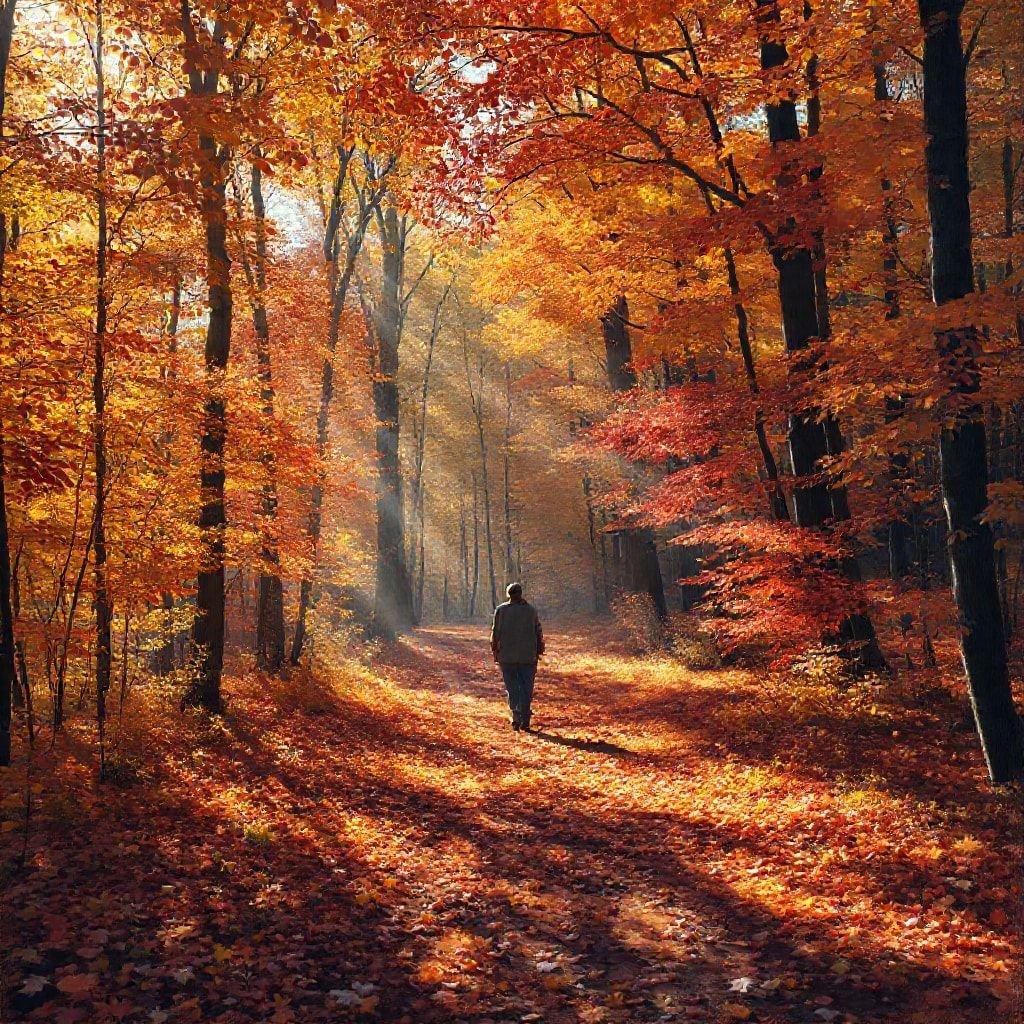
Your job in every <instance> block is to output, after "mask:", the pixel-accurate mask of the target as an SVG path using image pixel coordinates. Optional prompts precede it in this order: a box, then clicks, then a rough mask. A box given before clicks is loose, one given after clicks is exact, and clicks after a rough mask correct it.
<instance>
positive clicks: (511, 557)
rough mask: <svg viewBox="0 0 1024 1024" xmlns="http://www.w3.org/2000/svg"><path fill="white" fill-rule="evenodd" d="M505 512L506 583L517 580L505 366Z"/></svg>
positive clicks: (508, 379)
mask: <svg viewBox="0 0 1024 1024" xmlns="http://www.w3.org/2000/svg"><path fill="white" fill-rule="evenodd" d="M502 485H503V491H504V501H503V506H502V507H503V511H504V519H505V581H506V582H507V583H511V582H512V580H514V579H515V578H516V559H515V545H514V543H513V540H512V537H513V526H512V368H511V366H509V364H508V363H506V364H505V447H504V450H503V451H502Z"/></svg>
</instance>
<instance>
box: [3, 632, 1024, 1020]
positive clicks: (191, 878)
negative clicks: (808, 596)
mask: <svg viewBox="0 0 1024 1024" xmlns="http://www.w3.org/2000/svg"><path fill="white" fill-rule="evenodd" d="M548 650H549V655H548V657H546V658H545V659H544V660H543V662H542V664H541V669H540V671H539V673H538V678H537V697H536V712H535V714H536V723H537V725H538V726H539V729H538V731H537V732H536V733H535V734H530V735H525V734H516V733H513V732H512V731H511V729H510V727H509V724H508V713H507V709H506V707H505V704H504V692H503V689H502V685H501V680H500V676H499V673H498V671H497V669H496V667H495V666H494V664H493V663H492V661H491V659H490V655H489V650H488V647H487V633H486V628H485V627H481V626H475V627H446V628H425V629H420V630H418V631H416V632H415V633H414V634H412V635H411V636H409V637H407V638H405V639H403V640H402V641H400V642H398V643H396V644H394V645H391V646H390V647H389V648H387V649H386V650H384V651H382V652H381V653H380V655H379V656H378V657H376V659H375V660H374V661H373V663H371V664H369V665H364V666H360V665H357V664H348V663H346V664H342V665H339V666H338V668H337V669H336V670H335V673H334V675H333V676H332V677H331V678H330V680H329V682H322V681H321V682H318V681H316V680H312V679H306V678H304V677H293V678H291V679H289V680H285V681H280V682H278V681H271V680H267V679H265V678H263V677H261V676H259V675H256V674H253V673H250V674H243V675H241V676H238V677H234V678H233V679H232V680H231V681H230V685H229V705H228V715H227V717H226V719H225V720H223V721H218V720H212V721H211V720H207V719H204V718H203V717H202V716H199V715H194V716H188V717H186V718H185V719H182V717H181V716H180V714H179V713H178V712H177V710H176V706H172V705H171V704H170V703H168V704H167V705H166V706H165V707H166V711H165V712H164V716H165V717H162V718H159V719H158V720H156V721H153V722H150V723H148V724H147V723H143V724H144V725H145V730H144V734H145V735H146V736H148V737H151V736H153V735H154V734H155V735H156V736H157V737H158V740H159V746H158V749H156V750H155V751H154V750H150V751H149V754H148V757H149V761H148V767H146V768H144V769H143V770H142V771H141V775H142V777H141V778H139V779H135V780H133V779H131V778H127V779H126V780H125V784H124V785H123V786H120V787H117V786H111V785H107V786H104V787H102V788H100V789H96V788H95V786H94V784H93V783H92V782H91V781H90V775H89V770H88V768H87V764H88V762H86V761H83V760H81V759H79V760H76V759H75V758H76V757H79V755H80V754H81V750H77V751H76V749H75V748H74V745H71V746H69V748H68V749H67V750H66V751H65V752H64V753H63V754H62V755H61V756H65V757H66V758H67V765H68V770H67V772H66V773H65V776H66V777H67V778H68V779H69V782H68V790H67V792H63V793H55V794H43V795H41V796H40V797H39V798H38V802H39V803H40V805H41V807H42V810H40V811H39V812H37V816H38V820H37V821H36V823H35V824H34V825H33V833H32V837H31V843H30V858H29V859H30V868H29V870H27V871H26V872H25V873H24V874H23V876H22V877H20V878H19V879H17V880H16V881H15V883H14V885H13V886H12V887H11V888H10V889H9V891H8V892H7V893H6V894H5V895H4V898H5V900H9V906H10V907H11V909H12V911H13V917H12V918H11V920H13V921H16V922H17V929H18V931H19V934H18V939H17V942H15V943H10V942H8V944H7V948H10V947H11V946H12V945H13V946H14V950H13V953H12V954H11V957H10V959H9V961H8V963H7V965H6V967H5V968H4V973H5V975H6V978H7V980H8V984H9V986H10V987H9V992H10V993H11V997H10V998H9V1000H8V1007H9V1012H10V1014H11V1019H12V1020H22V1019H31V1020H45V1021H48V1022H49V1021H55V1022H59V1024H76V1022H84V1024H107V1022H110V1021H122V1020H123V1021H127V1022H128V1024H145V1022H149V1024H178V1022H194V1021H195V1022H198V1021H217V1022H220V1024H249V1022H253V1024H317V1022H331V1024H338V1022H344V1021H348V1020H350V1019H351V1020H362V1021H367V1022H372V1021H383V1022H388V1024H397V1022H404V1024H428V1022H430V1024H433V1022H436V1024H442V1022H444V1024H455V1022H463V1021H464V1022H473V1024H511V1022H519V1021H527V1022H529V1021H543V1022H545V1024H577V1022H579V1024H591V1022H598V1021H608V1022H620V1024H627V1022H629V1024H632V1022H638V1021H641V1022H642V1021H665V1022H668V1021H686V1020H692V1021H699V1022H705V1024H711V1022H724V1021H735V1020H747V1019H749V1020H752V1021H758V1022H761V1024H768V1022H777V1024H783V1022H786V1024H817V1022H818V1021H832V1020H835V1021H840V1022H842V1021H856V1022H858V1024H869V1022H876V1021H877V1022H882V1021H886V1022H887V1021H890V1020H891V1021H896V1020H899V1021H901V1022H904V1021H914V1020H919V1021H922V1022H927V1024H939V1022H944V1021H949V1022H952V1021H957V1022H974V1021H977V1022H979V1024H980V1022H981V1021H986V1024H987V1022H989V1021H991V1020H993V1019H1000V1018H999V1017H998V1015H997V1014H998V1012H999V1010H998V1008H997V1003H996V997H995V996H993V994H992V987H991V986H990V983H991V982H995V983H997V986H998V985H1004V984H1005V974H1006V966H1007V963H1008V962H1009V961H1010V958H1011V956H1012V952H1011V946H1010V940H1009V939H1008V937H1007V935H1008V934H1009V933H1010V932H1012V928H1013V923H1012V922H1007V920H1006V917H1005V914H1004V915H1003V918H1002V920H1001V921H999V924H1000V925H1001V927H999V928H996V927H994V926H991V925H984V926H982V925H979V923H978V922H979V920H981V921H984V920H985V918H986V916H991V918H992V920H993V921H996V920H997V918H996V914H997V913H999V912H1000V911H999V910H998V908H999V906H1000V905H1002V904H1001V903H1000V899H1001V897H1000V893H999V892H998V891H996V890H995V887H996V886H998V885H999V884H1001V883H1000V882H999V872H1000V871H1003V873H1004V875H1005V868H1003V867H1001V865H1003V864H1005V862H1006V860H1005V852H1001V851H999V850H998V849H997V850H995V851H994V852H992V853H991V855H990V851H989V850H988V849H987V848H986V847H985V845H984V844H982V843H976V842H969V841H967V840H965V837H970V836H972V835H986V832H985V831H984V830H985V829H989V828H991V822H992V820H993V819H992V817H991V815H992V813H993V812H992V809H991V807H990V806H988V805H986V804H985V802H984V799H983V798H979V799H978V800H977V801H976V802H974V803H966V804H965V803H964V800H965V799H968V800H969V799H970V798H969V797H968V798H965V796H964V791H965V788H969V787H965V780H964V767H963V760H964V757H965V754H964V750H965V748H966V749H968V750H971V751H973V747H972V746H971V737H969V736H968V737H966V738H964V737H962V736H959V735H957V734H951V733H945V732H944V733H941V734H939V733H938V732H937V731H936V730H935V727H934V722H933V720H932V719H930V718H928V719H925V718H922V719H921V721H920V722H919V723H918V724H915V720H914V718H913V716H909V715H906V714H903V718H902V719H901V723H902V725H901V727H902V728H903V729H904V730H905V731H906V730H914V729H916V728H918V727H920V728H921V729H927V730H928V733H929V735H932V736H935V735H941V736H942V737H946V736H948V740H947V739H943V742H944V743H945V744H946V747H947V749H943V751H942V753H941V757H936V754H935V753H934V752H933V751H932V750H930V749H929V747H928V743H927V742H926V741H925V739H924V738H923V737H922V736H915V737H912V738H911V743H910V745H911V746H912V747H913V749H920V750H922V751H923V752H924V753H923V755H922V758H921V761H920V763H918V762H914V761H912V760H910V759H908V757H907V755H906V752H905V749H906V748H905V747H903V746H902V745H901V744H897V743H896V742H895V741H894V740H893V739H892V724H891V722H889V721H887V720H886V719H885V718H884V717H883V718H882V719H881V721H880V723H879V724H877V725H876V724H875V720H874V718H872V717H868V718H865V719H864V720H861V719H860V718H857V719H855V720H850V721H847V720H840V719H838V718H837V719H836V720H835V721H834V722H830V723H828V728H827V729H824V728H820V727H819V725H817V724H811V725H808V724H807V723H806V722H804V723H803V724H799V723H798V724H796V725H794V724H793V723H794V714H793V712H792V709H791V708H789V707H788V706H784V705H782V704H773V703H772V701H770V700H765V699H764V694H763V685H764V682H763V680H759V679H758V678H756V677H754V676H752V675H750V674H748V673H743V672H736V671H728V670H721V669H715V670H709V671H703V672H695V671H690V670H687V669H685V668H683V667H681V666H680V665H678V664H677V663H674V662H672V661H670V660H668V659H665V658H660V659H659V658H655V659H650V658H640V657H634V656H630V655H627V654H623V653H616V652H615V650H614V649H612V648H610V647H609V646H608V645H607V644H605V643H604V642H603V640H602V638H601V637H600V635H599V631H597V632H595V629H593V628H587V629H583V628H574V629H566V630H559V629H551V630H550V635H549V637H548ZM154 713H155V712H154ZM941 713H945V711H944V710H942V712H941ZM820 720H821V717H820V713H818V712H816V713H815V717H814V718H813V719H812V722H815V723H816V722H820ZM929 723H931V724H929ZM147 742H149V741H147ZM973 756H974V755H973V753H972V754H970V755H968V757H973ZM958 758H959V759H960V760H961V764H960V765H957V764H954V762H955V761H956V760H957V759H958ZM858 759H859V761H860V762H862V764H863V767H862V769H860V771H861V774H860V775H858V771H857V770H855V765H856V763H857V762H858ZM937 763H938V764H940V765H946V764H948V765H951V771H950V772H949V774H948V776H942V777H941V778H939V774H940V773H939V772H937V771H936V769H935V766H936V764H937ZM76 766H77V767H76ZM940 771H941V770H940ZM915 789H920V790H922V795H921V797H920V802H919V801H918V798H917V797H915V796H914V795H913V791H914V790H915ZM988 834H990V833H988ZM950 875H957V876H960V877H958V878H955V879H953V880H952V883H956V884H952V883H951V881H950V879H949V878H948V877H947V876H950ZM976 879H977V880H979V881H976ZM981 879H986V881H985V883H984V884H985V885H986V886H989V887H991V888H990V890H983V889H979V888H978V886H979V884H980V880H981ZM1002 895H1003V896H1005V891H1003V894H1002ZM83 897H87V898H83ZM965 901H967V902H965ZM965 905H966V906H968V907H969V909H970V915H971V916H967V917H965V916H964V915H963V908H964V906H965ZM918 922H921V927H920V928H918V927H917V924H918ZM972 922H973V923H972ZM926 926H927V927H926ZM956 943H959V946H957V945H956ZM954 948H956V949H958V954H957V955H958V958H959V959H957V960H956V961H955V962H954V961H953V959H951V955H950V953H949V951H950V950H952V949H954ZM26 979H27V980H26ZM32 979H35V980H32ZM0 1017H2V1014H0Z"/></svg>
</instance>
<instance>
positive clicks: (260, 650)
mask: <svg viewBox="0 0 1024 1024" xmlns="http://www.w3.org/2000/svg"><path fill="white" fill-rule="evenodd" d="M259 156H260V154H259V153H257V157H259ZM250 189H251V191H252V209H253V219H254V221H255V232H256V246H255V249H256V253H255V255H256V260H255V266H254V267H253V277H254V280H253V282H252V283H253V285H254V286H255V287H254V288H253V298H252V303H253V305H252V322H253V331H254V333H255V336H256V365H257V372H258V374H259V380H260V403H261V412H262V413H263V418H264V420H265V421H266V424H267V427H268V429H269V426H270V424H271V423H272V422H273V419H274V397H275V396H274V372H273V362H272V357H271V352H270V322H269V319H268V317H267V302H266V295H267V208H266V203H265V201H264V198H263V172H262V171H261V170H260V168H259V166H258V165H257V164H256V163H254V164H253V165H252V169H251V174H250ZM260 462H261V463H262V465H263V488H262V493H261V495H260V513H261V515H262V518H263V523H262V535H263V543H262V551H261V555H262V558H261V565H260V578H259V599H258V601H257V606H256V663H257V665H258V666H259V667H260V668H261V669H263V670H264V671H267V672H271V673H277V672H279V671H280V670H281V666H282V665H283V664H284V653H285V652H284V644H285V639H284V587H283V585H282V581H281V555H280V552H279V551H278V546H277V461H276V459H275V457H274V451H273V448H271V447H270V445H267V447H266V448H265V449H264V451H263V452H262V453H261V454H260ZM243 593H244V591H243Z"/></svg>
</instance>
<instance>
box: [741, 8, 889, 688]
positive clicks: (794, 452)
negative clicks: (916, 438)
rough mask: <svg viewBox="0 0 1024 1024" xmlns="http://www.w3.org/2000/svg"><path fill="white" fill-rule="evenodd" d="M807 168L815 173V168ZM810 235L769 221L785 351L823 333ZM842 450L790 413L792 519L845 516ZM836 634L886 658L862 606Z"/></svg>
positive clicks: (791, 116) (782, 117) (820, 429)
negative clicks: (831, 464) (825, 471)
mask: <svg viewBox="0 0 1024 1024" xmlns="http://www.w3.org/2000/svg"><path fill="white" fill-rule="evenodd" d="M757 7H758V14H759V18H760V20H761V24H762V27H763V28H764V34H763V36H762V41H761V67H762V69H763V70H766V71H770V70H772V69H774V68H778V67H781V66H782V65H784V64H785V63H786V61H787V60H788V59H789V54H788V52H787V50H786V47H785V45H784V44H783V43H782V42H781V41H779V40H778V39H777V38H775V37H774V32H776V31H777V29H778V22H779V10H778V5H777V3H776V2H775V0H757ZM766 115H767V121H768V137H769V140H770V141H771V143H772V144H773V145H779V144H782V145H791V144H792V143H795V142H799V141H800V137H801V136H800V127H799V124H798V121H797V107H796V101H795V100H794V99H779V100H776V101H774V102H771V103H768V104H767V107H766ZM809 116H810V117H811V118H812V119H814V118H817V117H818V116H819V114H818V112H817V110H816V108H814V107H812V109H811V111H810V113H809ZM812 127H814V126H813V124H812ZM797 173H798V172H797V170H796V169H793V170H790V169H789V168H783V170H782V171H781V172H780V174H779V177H778V181H777V184H778V186H779V188H780V189H785V188H787V187H788V186H789V185H791V184H792V183H793V181H794V179H795V176H796V174H797ZM811 176H812V178H815V177H820V171H819V172H818V173H817V174H815V173H812V175H811ZM815 239H816V240H815V242H813V243H812V246H813V247H812V248H808V247H807V245H805V244H801V242H800V237H799V232H798V225H797V224H796V222H795V221H794V220H792V219H790V220H788V221H786V222H785V223H784V224H782V225H779V226H778V227H777V228H776V229H775V231H774V237H773V239H772V243H771V256H772V262H773V263H774V264H775V268H776V271H777V273H778V291H779V303H780V306H781V310H782V331H783V337H784V339H785V344H786V350H787V351H788V352H794V353H795V352H801V351H803V350H805V349H807V347H808V346H809V345H810V344H811V343H812V342H814V341H819V340H824V339H825V338H826V337H827V336H828V331H829V325H828V294H827V288H826V284H825V278H824V253H823V250H824V243H823V236H821V235H820V233H819V234H816V235H815ZM816 256H817V259H816ZM841 451H842V435H841V432H840V429H839V424H838V422H837V421H836V420H835V418H834V417H833V416H831V415H826V416H824V417H819V415H818V414H817V413H816V412H815V411H814V410H808V411H805V412H801V413H798V414H793V415H792V416H790V420H789V453H790V460H791V462H792V465H793V474H794V476H795V477H796V478H797V481H798V485H797V486H796V488H795V490H794V494H793V504H794V511H795V516H794V521H795V523H796V525H798V526H805V527H812V528H818V529H821V528H827V526H828V524H829V523H830V522H832V521H833V520H837V519H848V518H849V506H848V504H847V498H846V489H845V488H844V487H835V486H832V485H831V484H830V482H829V481H828V480H827V479H825V478H823V475H822V460H823V459H825V458H827V457H828V456H834V455H838V454H839V453H840V452H841ZM841 568H842V571H843V572H844V574H845V575H847V576H849V577H850V578H851V579H853V580H859V579H860V569H859V566H858V564H857V561H856V559H855V558H853V557H850V558H846V559H844V560H843V562H842V565H841ZM840 639H842V640H843V641H845V642H847V643H849V644H850V647H851V650H853V651H854V652H855V656H856V659H857V662H858V664H859V665H860V666H861V667H863V668H881V667H883V666H884V665H885V659H884V658H883V656H882V653H881V650H880V649H879V646H878V640H877V637H876V636H875V631H874V627H873V626H872V624H871V620H870V619H869V618H868V616H867V615H866V614H865V613H864V612H863V611H857V612H854V613H852V614H850V615H849V616H847V618H846V619H844V621H843V622H842V623H841V625H840Z"/></svg>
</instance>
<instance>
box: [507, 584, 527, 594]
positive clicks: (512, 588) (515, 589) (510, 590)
mask: <svg viewBox="0 0 1024 1024" xmlns="http://www.w3.org/2000/svg"><path fill="white" fill-rule="evenodd" d="M505 593H506V594H507V595H508V596H509V597H522V596H523V585H522V583H510V584H509V585H508V586H507V587H506V588H505Z"/></svg>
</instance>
